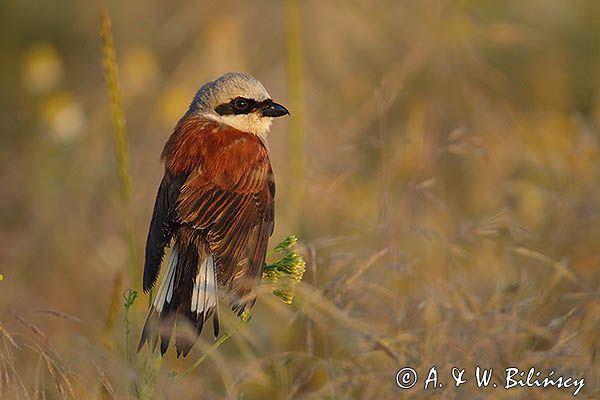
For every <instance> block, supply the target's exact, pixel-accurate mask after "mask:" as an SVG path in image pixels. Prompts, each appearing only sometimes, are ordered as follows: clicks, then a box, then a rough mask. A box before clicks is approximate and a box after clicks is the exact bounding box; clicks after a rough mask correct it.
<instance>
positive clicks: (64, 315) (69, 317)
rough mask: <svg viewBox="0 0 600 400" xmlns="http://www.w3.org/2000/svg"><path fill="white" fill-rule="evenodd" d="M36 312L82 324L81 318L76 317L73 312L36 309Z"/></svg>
mask: <svg viewBox="0 0 600 400" xmlns="http://www.w3.org/2000/svg"><path fill="white" fill-rule="evenodd" d="M37 312H38V313H42V314H49V315H52V316H54V317H58V318H62V319H66V320H67V321H71V322H75V323H78V324H83V321H82V320H81V318H79V317H76V316H74V315H73V314H69V313H66V312H63V311H56V310H38V311H37Z"/></svg>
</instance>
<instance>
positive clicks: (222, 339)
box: [174, 329, 237, 383]
mask: <svg viewBox="0 0 600 400" xmlns="http://www.w3.org/2000/svg"><path fill="white" fill-rule="evenodd" d="M236 331H237V329H236ZM231 336H232V334H231V333H229V332H225V333H224V334H223V336H221V337H220V338H219V339H218V340H217V341H216V342H215V343H214V344H213V345H212V346H211V347H210V349H208V350H207V351H205V352H204V353H202V355H201V356H200V357H199V358H198V359H197V360H196V361H195V362H194V363H193V364H192V365H191V366H190V367H189V368H188V369H186V370H185V371H184V372H182V373H181V374H178V375H177V376H176V377H175V379H174V380H175V382H176V383H177V382H180V381H181V380H182V379H185V378H187V377H188V376H190V374H191V373H192V372H194V370H195V369H196V368H198V367H199V366H200V365H201V364H202V363H203V362H204V360H206V358H207V357H208V356H209V355H210V354H211V353H212V352H213V351H215V350H217V349H218V348H219V347H220V346H221V345H222V344H223V343H225V342H226V341H227V340H228V339H229V338H230V337H231Z"/></svg>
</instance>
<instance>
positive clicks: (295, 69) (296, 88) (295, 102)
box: [285, 0, 306, 227]
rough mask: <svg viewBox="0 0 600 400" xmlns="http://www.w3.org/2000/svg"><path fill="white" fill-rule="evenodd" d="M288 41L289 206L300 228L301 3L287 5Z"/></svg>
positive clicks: (292, 222)
mask: <svg viewBox="0 0 600 400" xmlns="http://www.w3.org/2000/svg"><path fill="white" fill-rule="evenodd" d="M285 34H286V35H285V37H286V50H287V75H288V80H287V81H288V88H289V96H290V110H291V111H290V128H289V145H288V158H289V168H290V178H291V180H290V182H289V183H290V185H289V186H288V187H289V189H288V190H289V191H290V193H289V203H288V204H287V206H286V209H287V212H288V218H289V219H290V226H292V227H296V226H297V225H298V223H299V222H300V221H299V217H300V212H301V207H302V203H303V200H304V190H305V176H304V173H305V171H306V160H305V150H304V140H305V138H304V127H303V118H304V93H303V86H304V79H303V77H304V71H303V64H304V55H303V50H302V46H303V41H302V15H301V10H300V2H299V1H298V0H286V1H285Z"/></svg>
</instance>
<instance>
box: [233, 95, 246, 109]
mask: <svg viewBox="0 0 600 400" xmlns="http://www.w3.org/2000/svg"><path fill="white" fill-rule="evenodd" d="M248 104H249V103H248V100H246V99H243V98H241V97H239V98H237V99H235V100H234V101H233V106H234V107H235V108H236V109H238V110H240V111H243V110H245V109H247V108H248Z"/></svg>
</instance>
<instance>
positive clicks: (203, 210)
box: [176, 129, 275, 313]
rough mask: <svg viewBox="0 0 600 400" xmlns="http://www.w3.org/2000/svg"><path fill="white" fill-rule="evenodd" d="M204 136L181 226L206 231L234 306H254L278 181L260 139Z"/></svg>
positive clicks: (180, 211)
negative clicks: (202, 147)
mask: <svg viewBox="0 0 600 400" xmlns="http://www.w3.org/2000/svg"><path fill="white" fill-rule="evenodd" d="M215 137H218V140H205V141H204V143H203V145H204V147H205V151H204V154H203V159H202V162H201V164H200V165H199V166H198V167H196V168H195V169H194V170H193V171H191V172H190V174H189V176H188V178H187V180H186V182H185V183H184V184H183V186H182V187H181V189H180V193H179V197H178V201H177V205H176V215H177V221H178V222H179V223H180V224H184V225H188V226H192V227H194V228H195V229H199V230H200V231H201V232H203V233H204V235H205V238H206V240H207V242H208V245H209V248H210V251H211V252H212V253H213V256H214V257H215V260H216V263H217V280H218V283H219V286H221V287H224V288H226V289H227V290H228V292H229V293H230V294H231V296H232V300H231V302H232V308H233V309H234V310H236V311H238V312H240V313H241V312H242V311H243V310H244V309H245V308H246V307H247V306H251V305H252V303H253V301H254V296H253V295H252V294H251V290H252V288H253V287H254V285H255V284H256V281H257V280H258V279H260V276H261V274H262V268H263V265H264V262H265V255H266V251H267V243H268V239H269V236H271V234H272V233H273V219H274V203H273V197H274V195H275V184H274V181H273V173H272V170H271V165H270V162H269V158H268V153H267V149H266V148H265V146H264V145H263V144H262V142H261V141H260V139H258V138H257V137H255V136H253V135H249V134H245V133H241V132H239V131H235V130H229V129H222V130H221V131H219V132H218V133H217V134H216V135H215Z"/></svg>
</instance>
